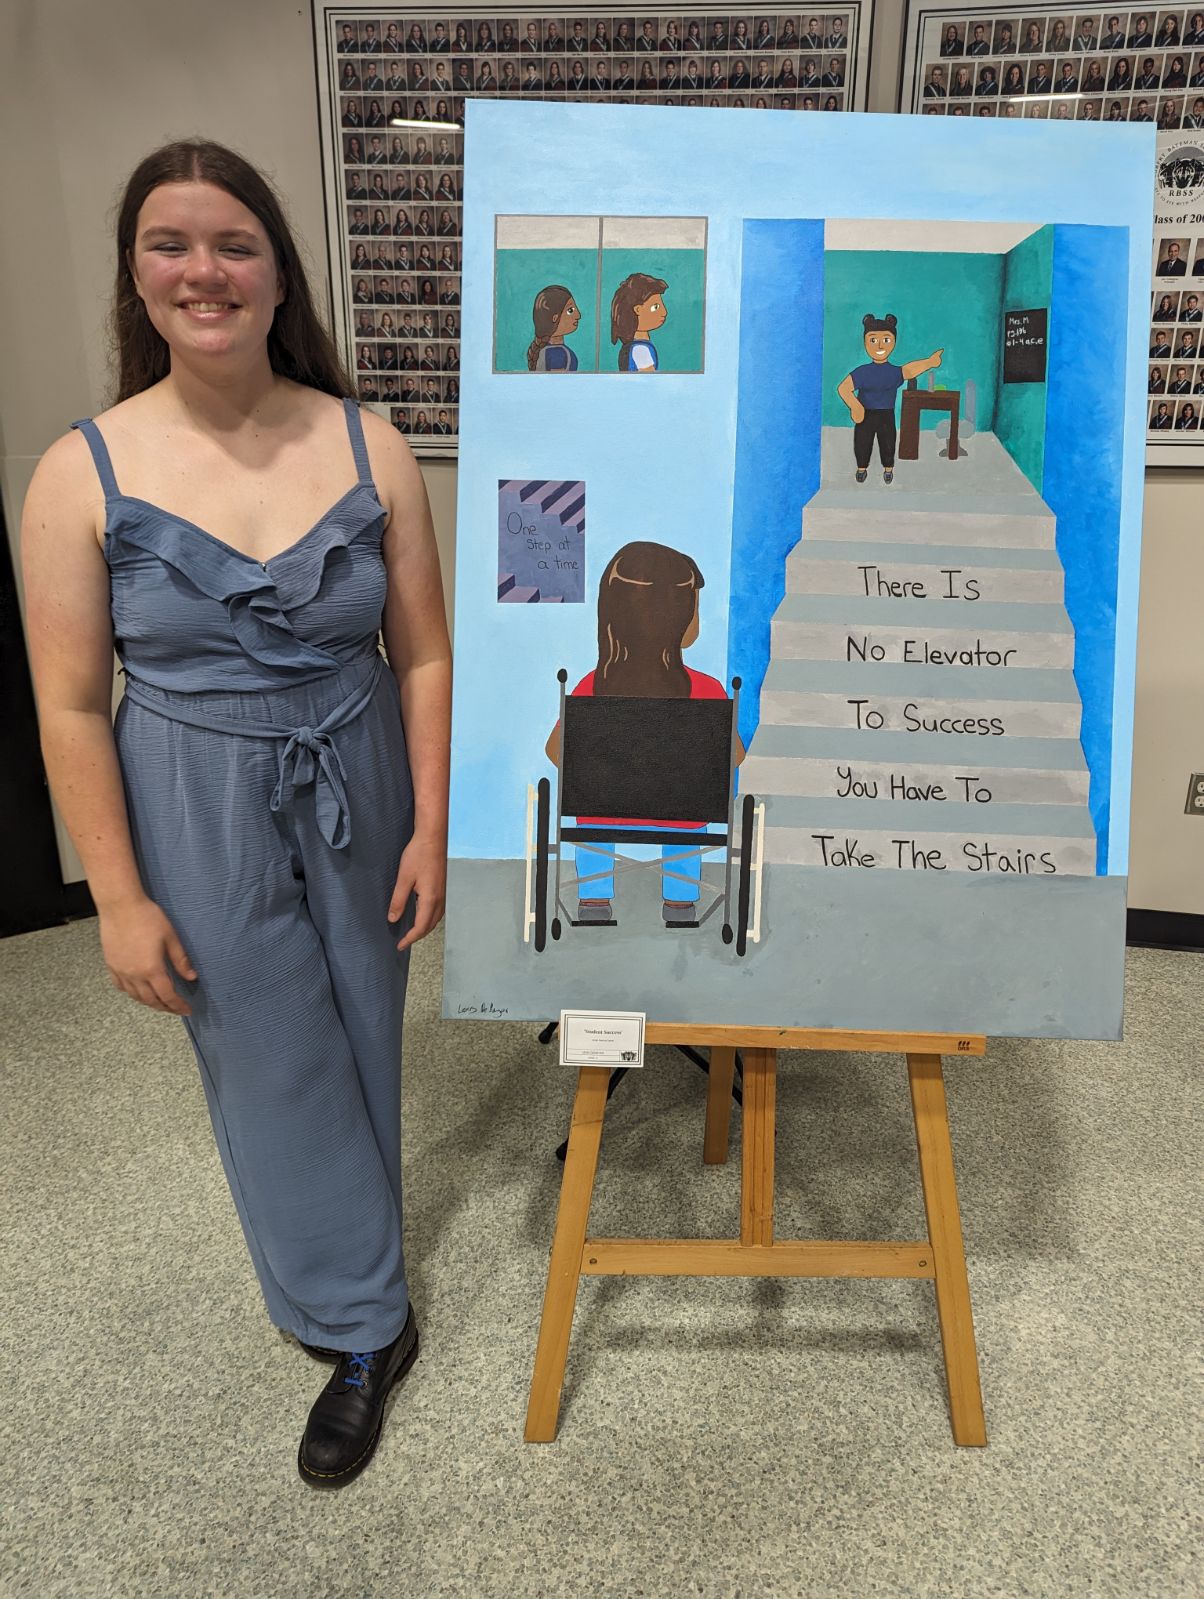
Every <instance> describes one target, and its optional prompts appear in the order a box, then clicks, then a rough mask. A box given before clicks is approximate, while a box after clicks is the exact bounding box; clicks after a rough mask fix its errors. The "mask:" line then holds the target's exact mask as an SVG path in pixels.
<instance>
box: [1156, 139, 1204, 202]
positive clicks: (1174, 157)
mask: <svg viewBox="0 0 1204 1599" xmlns="http://www.w3.org/2000/svg"><path fill="white" fill-rule="evenodd" d="M1158 194H1159V196H1160V198H1161V199H1163V200H1174V201H1176V202H1179V203H1182V202H1183V201H1185V200H1193V199H1195V198H1196V196H1197V195H1199V194H1204V147H1202V146H1201V145H1199V144H1196V143H1192V142H1191V141H1189V140H1186V139H1185V140H1183V141H1182V142H1181V143H1179V144H1174V145H1171V147H1170V148H1169V149H1167V150H1164V151H1163V152H1162V153H1161V155H1160V157H1159V160H1158Z"/></svg>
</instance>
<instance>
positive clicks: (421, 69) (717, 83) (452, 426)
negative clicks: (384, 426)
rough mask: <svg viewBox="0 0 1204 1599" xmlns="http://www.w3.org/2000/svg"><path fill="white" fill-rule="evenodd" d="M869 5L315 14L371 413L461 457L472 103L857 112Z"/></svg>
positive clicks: (333, 196) (347, 318)
mask: <svg viewBox="0 0 1204 1599" xmlns="http://www.w3.org/2000/svg"><path fill="white" fill-rule="evenodd" d="M872 9H873V8H872V0H851V3H849V4H846V5H843V6H840V7H831V8H828V9H824V10H821V11H801V12H800V11H785V12H783V11H763V10H757V9H753V8H749V9H747V10H734V9H726V8H725V9H723V10H707V9H705V8H702V9H698V10H696V11H692V12H689V13H685V14H682V13H666V12H659V11H658V12H654V13H650V12H646V11H630V12H615V11H611V10H595V9H589V8H581V9H578V10H574V11H570V12H556V13H554V14H545V13H543V12H531V11H524V10H519V9H517V8H515V9H511V10H506V9H503V10H494V11H491V12H489V13H487V14H484V15H482V14H481V13H480V12H478V11H475V10H474V11H471V12H468V11H458V10H450V11H444V12H433V11H427V10H422V11H418V10H414V9H410V8H404V9H402V8H395V9H391V10H383V11H382V10H377V9H374V10H372V11H371V12H367V11H350V10H347V9H346V8H342V9H338V10H335V9H328V8H327V7H326V6H325V4H324V3H323V0H314V17H315V27H316V29H317V37H318V40H319V51H318V57H319V62H320V63H321V66H322V70H323V71H324V73H325V81H324V85H323V87H324V98H325V103H326V106H327V108H328V113H329V118H330V121H331V122H332V123H333V124H334V126H333V127H332V129H331V132H332V138H331V152H332V157H333V159H332V160H331V162H330V163H329V164H328V189H329V190H330V191H331V192H330V193H329V195H328V207H329V214H330V217H331V228H330V232H331V237H332V245H331V253H332V262H333V263H334V264H335V265H336V266H337V268H338V270H337V271H336V273H335V301H336V306H337V305H338V304H339V302H340V297H341V302H342V307H343V310H344V325H345V327H346V336H347V341H348V347H349V349H350V350H351V351H353V359H354V365H355V369H356V375H357V381H358V384H359V392H360V398H361V400H363V401H365V402H367V403H371V404H376V405H379V406H380V407H382V409H383V408H386V407H387V414H388V415H389V416H390V418H391V419H392V421H393V423H394V425H395V426H396V427H398V428H399V429H400V430H401V431H402V432H405V433H409V434H411V435H414V436H415V437H416V438H419V437H420V438H421V439H422V440H423V449H424V452H425V453H430V454H435V455H438V454H444V453H450V452H452V451H453V450H454V449H455V441H456V434H457V431H458V407H459V396H460V383H459V359H460V346H459V335H460V294H461V289H460V267H461V237H462V210H461V204H462V188H463V166H462V162H463V148H464V147H463V133H462V127H463V120H464V102H465V100H467V99H470V98H472V97H474V96H476V97H484V98H490V99H492V98H495V97H508V96H513V97H514V98H516V99H523V98H527V99H538V100H562V101H599V100H600V101H606V102H611V103H620V104H621V103H646V104H656V105H670V106H723V107H736V108H745V109H748V110H760V111H771V110H772V111H787V112H789V111H816V112H825V111H826V112H834V111H837V112H839V111H847V110H854V109H860V108H861V106H862V105H863V104H864V100H865V89H866V80H867V75H868V57H869V38H870V29H871V25H872Z"/></svg>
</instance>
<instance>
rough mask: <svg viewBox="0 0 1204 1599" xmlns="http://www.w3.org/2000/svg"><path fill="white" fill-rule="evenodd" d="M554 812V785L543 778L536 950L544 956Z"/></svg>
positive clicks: (537, 856) (537, 840) (539, 794)
mask: <svg viewBox="0 0 1204 1599" xmlns="http://www.w3.org/2000/svg"><path fill="white" fill-rule="evenodd" d="M551 810H552V785H551V783H550V782H549V781H548V779H547V778H546V777H541V778H540V780H539V787H538V788H537V789H536V805H535V950H536V953H537V954H542V953H543V951H544V949H545V947H546V945H547V942H548V823H549V820H550V816H551Z"/></svg>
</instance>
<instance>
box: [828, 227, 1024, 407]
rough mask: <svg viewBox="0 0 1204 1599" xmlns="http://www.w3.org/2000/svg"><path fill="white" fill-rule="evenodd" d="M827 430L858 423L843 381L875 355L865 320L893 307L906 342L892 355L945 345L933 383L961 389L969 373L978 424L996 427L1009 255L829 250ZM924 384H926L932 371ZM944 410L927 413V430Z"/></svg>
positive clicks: (903, 356)
mask: <svg viewBox="0 0 1204 1599" xmlns="http://www.w3.org/2000/svg"><path fill="white" fill-rule="evenodd" d="M824 278H825V282H824V378H823V383H824V396H823V421H824V425H825V427H852V425H853V419H852V417H851V416H850V415H849V410H848V407H847V406H846V405H845V403H844V401H843V400H842V399H841V398H840V396H839V395H838V394H837V392H836V390H837V387H838V385H839V384H840V383H841V382H842V381H843V379H844V378H845V377H846V376H847V375H848V373H850V372H851V371H852V370H853V368H854V367H855V366H860V365H861V364H862V363H863V362H865V361H866V360H868V359H869V358H868V356H867V355H866V353H865V345H864V344H863V343H862V327H861V319H862V317H864V316H865V314H866V312H867V311H872V312H873V313H874V315H875V316H885V315H886V314H887V313H888V312H893V313H894V315H895V316H896V317H898V319H899V342H898V344H897V346H896V349H895V354H894V355H893V356H892V358H891V359H892V360H893V361H894V362H895V363H896V364H897V365H899V366H903V365H905V364H906V363H907V362H908V361H917V360H923V359H924V358H925V357H927V356H929V355H931V354H932V352H933V350H937V349H943V350H944V352H945V353H944V356H943V360H942V365H941V366H939V367H938V368H937V369H936V371H935V372H934V373H933V374H932V378H933V382H934V383H941V384H944V385H945V387H946V388H950V389H960V388H962V387H963V386H964V384H965V382H966V379H967V378H973V379H974V382H975V385H976V386H977V390H978V396H977V415H976V418H975V427H977V428H979V429H980V430H981V429H988V428H992V427H993V426H994V421H995V405H996V397H997V392H998V386H999V377H1000V370H999V350H1000V343H1001V340H1000V332H999V330H1000V322H999V314H998V308H999V304H1000V299H1001V295H1002V291H1003V257H1002V256H999V255H979V254H974V253H970V252H964V253H962V252H956V251H934V252H932V253H931V254H930V253H928V252H927V251H910V250H906V251H904V250H881V251H876V250H830V251H828V252H827V253H826V254H825V256H824ZM918 381H919V382H920V383H921V384H926V383H927V381H928V374H927V373H925V374H923V375H922V376H921V377H920V378H919V379H918ZM942 417H943V413H941V412H939V411H930V412H925V413H922V414H921V417H920V425H921V427H926V428H927V427H935V426H936V424H937V422H938V421H940V420H942Z"/></svg>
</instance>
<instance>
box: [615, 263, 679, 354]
mask: <svg viewBox="0 0 1204 1599" xmlns="http://www.w3.org/2000/svg"><path fill="white" fill-rule="evenodd" d="M668 287H669V285H668V283H667V282H666V281H665V279H664V278H653V277H649V275H648V274H647V273H646V272H633V273H632V274H631V276H630V277H629V278H624V279H623V281H622V283H620V284H619V286H618V288H617V289H616V290H615V292H614V295H613V297H612V299H611V302H610V342H611V343H612V344H617V345H618V346H619V371H620V372H626V371H627V362H628V358H629V357H630V355H631V346H632V344H633V343H634V342H635V338H636V335H637V334H638V333H639V318H638V317H637V316H636V310H635V308H636V306H637V305H643V303H644V301H645V300H650V299H651V298H652V296H653V295H654V294H664V292H665V290H666V289H667V288H668Z"/></svg>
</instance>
